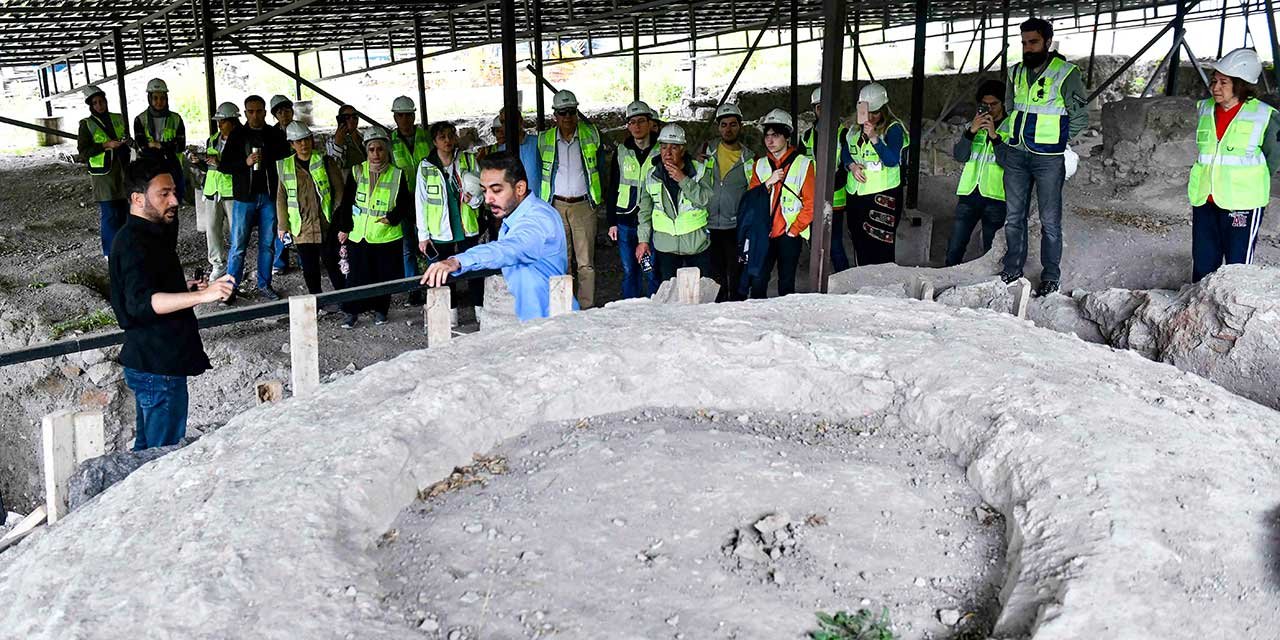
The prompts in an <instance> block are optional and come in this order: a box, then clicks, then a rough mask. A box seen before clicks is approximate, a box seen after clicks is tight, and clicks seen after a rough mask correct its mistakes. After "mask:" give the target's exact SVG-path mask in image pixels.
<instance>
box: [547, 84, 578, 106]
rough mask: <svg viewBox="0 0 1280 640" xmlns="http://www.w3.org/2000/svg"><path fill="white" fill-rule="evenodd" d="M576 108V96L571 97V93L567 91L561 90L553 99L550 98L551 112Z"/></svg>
mask: <svg viewBox="0 0 1280 640" xmlns="http://www.w3.org/2000/svg"><path fill="white" fill-rule="evenodd" d="M577 108H578V96H575V95H573V92H572V91H569V90H568V89H561V90H559V91H557V92H556V95H555V97H553V98H551V109H552V110H553V111H559V110H561V109H577Z"/></svg>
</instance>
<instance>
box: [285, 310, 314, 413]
mask: <svg viewBox="0 0 1280 640" xmlns="http://www.w3.org/2000/svg"><path fill="white" fill-rule="evenodd" d="M289 361H290V367H291V368H292V376H293V377H292V379H293V396H294V397H295V398H299V397H303V396H307V395H311V394H312V393H314V392H315V391H316V390H317V389H319V388H320V335H319V329H318V327H317V326H316V297H315V296H294V297H292V298H289Z"/></svg>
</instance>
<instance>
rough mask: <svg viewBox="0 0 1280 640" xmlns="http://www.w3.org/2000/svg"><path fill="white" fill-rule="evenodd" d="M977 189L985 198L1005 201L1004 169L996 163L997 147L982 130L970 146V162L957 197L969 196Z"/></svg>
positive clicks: (966, 165)
mask: <svg viewBox="0 0 1280 640" xmlns="http://www.w3.org/2000/svg"><path fill="white" fill-rule="evenodd" d="M974 189H977V190H978V193H980V194H982V195H983V197H986V198H991V199H992V200H1000V201H1004V167H1001V166H1000V165H999V164H997V163H996V152H995V146H994V145H992V143H991V139H990V138H988V137H987V130H986V129H982V130H980V131H978V133H977V134H976V135H974V136H973V142H972V143H970V145H969V161H968V162H965V163H964V173H961V174H960V186H959V187H958V188H957V189H956V195H958V196H967V195H969V194H971V193H973V190H974Z"/></svg>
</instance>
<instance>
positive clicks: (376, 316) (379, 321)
mask: <svg viewBox="0 0 1280 640" xmlns="http://www.w3.org/2000/svg"><path fill="white" fill-rule="evenodd" d="M386 323H387V314H385V313H380V312H378V311H374V312H373V324H375V325H384V324H386Z"/></svg>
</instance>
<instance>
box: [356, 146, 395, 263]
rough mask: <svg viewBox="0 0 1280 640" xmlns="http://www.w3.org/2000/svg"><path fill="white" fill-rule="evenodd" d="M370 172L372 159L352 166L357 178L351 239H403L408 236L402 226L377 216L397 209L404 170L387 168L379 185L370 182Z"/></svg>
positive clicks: (379, 241)
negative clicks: (384, 221)
mask: <svg viewBox="0 0 1280 640" xmlns="http://www.w3.org/2000/svg"><path fill="white" fill-rule="evenodd" d="M369 173H370V172H369V162H368V161H365V162H361V163H360V164H358V165H356V166H354V167H352V168H351V175H352V176H353V177H354V178H355V179H356V200H355V204H354V205H353V206H352V207H351V233H349V234H347V239H348V240H350V241H351V242H360V241H362V240H363V241H365V242H368V243H369V244H384V243H387V242H399V241H400V239H401V238H403V237H404V232H403V231H401V230H400V225H398V224H381V223H379V222H377V219H378V218H382V217H386V216H388V215H390V214H391V212H392V211H394V210H395V208H396V197H397V196H399V195H400V181H401V180H404V172H403V171H401V170H400V168H399V167H396V166H390V167H387V168H386V169H383V170H382V174H381V175H379V176H378V183H377V184H370V180H369V177H370V176H369Z"/></svg>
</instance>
